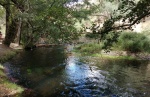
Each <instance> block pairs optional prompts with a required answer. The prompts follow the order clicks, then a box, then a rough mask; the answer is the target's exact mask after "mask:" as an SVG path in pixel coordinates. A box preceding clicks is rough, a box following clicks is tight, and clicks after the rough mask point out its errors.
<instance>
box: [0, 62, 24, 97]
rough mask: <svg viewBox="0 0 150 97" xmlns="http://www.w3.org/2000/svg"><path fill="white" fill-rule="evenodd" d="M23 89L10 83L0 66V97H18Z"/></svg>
mask: <svg viewBox="0 0 150 97" xmlns="http://www.w3.org/2000/svg"><path fill="white" fill-rule="evenodd" d="M23 90H24V89H23V88H22V87H20V86H18V85H16V84H15V83H12V82H10V80H9V79H8V77H7V75H6V74H5V68H4V67H3V66H2V65H1V64H0V97H20V95H21V93H22V92H23Z"/></svg>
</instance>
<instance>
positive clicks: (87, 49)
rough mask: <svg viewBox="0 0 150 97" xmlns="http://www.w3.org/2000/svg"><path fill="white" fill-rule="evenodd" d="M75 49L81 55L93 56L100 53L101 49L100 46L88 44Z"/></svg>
mask: <svg viewBox="0 0 150 97" xmlns="http://www.w3.org/2000/svg"><path fill="white" fill-rule="evenodd" d="M75 49H76V51H77V52H80V53H81V54H84V55H93V54H96V53H100V52H101V50H102V47H101V45H100V44H96V43H95V44H94V43H89V44H82V45H80V46H79V47H76V48H75Z"/></svg>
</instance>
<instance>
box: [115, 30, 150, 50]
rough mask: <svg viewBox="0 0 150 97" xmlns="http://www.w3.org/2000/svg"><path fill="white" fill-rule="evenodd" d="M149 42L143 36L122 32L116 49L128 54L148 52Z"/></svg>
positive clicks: (149, 48)
mask: <svg viewBox="0 0 150 97" xmlns="http://www.w3.org/2000/svg"><path fill="white" fill-rule="evenodd" d="M149 41H150V40H149V39H148V38H147V37H146V36H145V35H143V34H140V33H135V32H123V33H122V34H121V35H120V37H119V39H118V43H117V45H115V46H116V47H119V48H120V49H121V50H125V51H129V52H133V53H136V52H150V42H149Z"/></svg>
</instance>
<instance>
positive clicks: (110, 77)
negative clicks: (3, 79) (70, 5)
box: [4, 47, 150, 97]
mask: <svg viewBox="0 0 150 97" xmlns="http://www.w3.org/2000/svg"><path fill="white" fill-rule="evenodd" d="M4 65H5V67H6V72H7V75H8V76H9V77H10V78H11V79H12V81H14V82H15V83H17V84H19V85H22V86H24V87H26V88H30V89H33V90H34V91H36V92H38V94H39V95H40V97H148V95H150V94H148V93H150V90H149V89H150V63H149V62H148V61H139V60H134V61H129V60H108V59H101V58H92V57H82V58H78V57H75V56H67V54H66V53H65V51H64V49H63V48H62V47H53V48H38V49H35V50H33V51H23V52H21V53H20V54H18V55H17V56H16V57H15V58H14V59H12V60H11V61H10V62H7V63H5V64H4ZM39 95H36V96H39Z"/></svg>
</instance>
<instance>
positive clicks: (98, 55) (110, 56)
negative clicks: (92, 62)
mask: <svg viewBox="0 0 150 97" xmlns="http://www.w3.org/2000/svg"><path fill="white" fill-rule="evenodd" d="M93 57H101V58H104V59H122V60H136V58H135V57H133V56H114V55H102V54H94V55H93Z"/></svg>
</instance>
